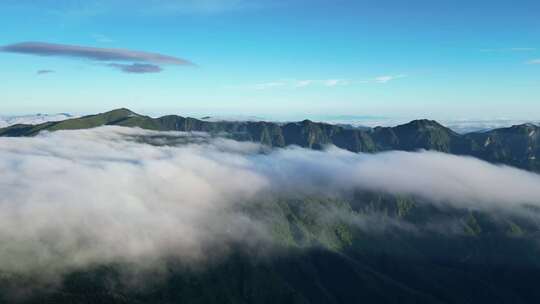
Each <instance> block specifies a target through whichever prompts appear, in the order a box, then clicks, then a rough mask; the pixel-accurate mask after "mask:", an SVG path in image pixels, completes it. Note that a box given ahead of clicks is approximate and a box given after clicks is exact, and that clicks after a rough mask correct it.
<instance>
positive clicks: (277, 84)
mask: <svg viewBox="0 0 540 304" xmlns="http://www.w3.org/2000/svg"><path fill="white" fill-rule="evenodd" d="M404 77H407V75H404V74H401V75H385V76H378V77H373V78H369V79H363V80H351V79H345V78H329V79H280V80H276V81H269V82H262V83H256V84H252V85H237V86H226V87H227V88H244V89H254V90H268V89H275V88H287V89H294V88H297V89H301V88H307V87H327V88H335V87H342V86H351V85H360V84H369V83H374V84H383V83H388V82H390V81H393V80H396V79H399V78H404Z"/></svg>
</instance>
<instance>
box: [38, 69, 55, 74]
mask: <svg viewBox="0 0 540 304" xmlns="http://www.w3.org/2000/svg"><path fill="white" fill-rule="evenodd" d="M51 73H56V71H54V70H39V71H37V72H36V74H38V75H45V74H51Z"/></svg>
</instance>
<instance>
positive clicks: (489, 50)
mask: <svg viewBox="0 0 540 304" xmlns="http://www.w3.org/2000/svg"><path fill="white" fill-rule="evenodd" d="M536 50H538V49H537V48H533V47H513V48H487V49H480V52H484V53H495V52H533V51H536Z"/></svg>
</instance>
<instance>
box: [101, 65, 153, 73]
mask: <svg viewBox="0 0 540 304" xmlns="http://www.w3.org/2000/svg"><path fill="white" fill-rule="evenodd" d="M109 66H110V67H112V68H115V69H119V70H120V71H122V72H124V73H129V74H146V73H159V72H161V71H162V69H161V67H159V66H157V65H154V64H144V63H133V64H120V63H110V64H109Z"/></svg>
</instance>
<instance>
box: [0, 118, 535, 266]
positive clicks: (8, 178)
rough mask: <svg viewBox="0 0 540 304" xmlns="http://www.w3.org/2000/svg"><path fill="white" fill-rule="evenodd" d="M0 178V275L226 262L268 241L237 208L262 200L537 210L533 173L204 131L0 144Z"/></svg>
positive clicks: (108, 132) (60, 135)
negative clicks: (278, 145)
mask: <svg viewBox="0 0 540 304" xmlns="http://www.w3.org/2000/svg"><path fill="white" fill-rule="evenodd" d="M143 142H152V143H153V144H155V145H153V146H152V145H148V144H145V143H143ZM156 145H157V146H156ZM174 145H177V146H174ZM261 152H263V153H261ZM0 171H1V172H2V174H1V175H0V193H2V196H0V241H1V242H2V244H3V245H2V246H1V247H0V271H39V272H46V271H63V270H66V269H73V268H78V267H84V266H88V265H94V264H99V263H109V262H115V261H129V262H134V263H148V262H149V261H155V260H159V259H160V258H161V257H177V258H180V259H182V260H185V261H192V262H193V261H200V260H204V259H206V258H207V257H208V248H209V247H211V248H212V251H211V252H213V253H215V254H218V255H219V254H226V252H227V250H228V248H229V244H230V242H234V243H236V244H238V243H240V244H244V245H246V246H250V245H251V244H256V243H257V242H261V241H265V240H268V235H267V233H266V231H267V230H266V227H265V225H264V224H262V223H261V222H258V221H257V220H254V219H253V218H251V217H250V216H249V215H247V214H246V213H244V212H242V211H241V210H242V208H241V207H242V206H243V205H244V204H249V203H253V202H254V201H260V199H262V198H266V199H267V198H269V197H270V196H271V195H279V196H284V197H287V196H289V195H291V196H292V195H293V194H294V195H321V196H325V195H337V194H339V193H346V192H348V191H352V190H356V189H358V190H367V191H382V192H388V193H397V194H409V195H414V196H419V197H422V198H424V199H426V200H429V201H431V202H432V203H434V204H441V205H452V206H455V207H460V208H467V209H469V208H472V209H481V210H493V209H502V210H507V211H508V212H511V211H512V212H514V211H518V210H520V206H521V204H525V203H528V204H535V205H537V206H540V187H538V184H540V176H538V175H535V174H532V173H528V172H525V171H521V170H517V169H513V168H509V167H501V166H494V165H491V164H488V163H485V162H482V161H479V160H477V159H473V158H467V157H459V156H452V155H447V154H441V153H435V152H417V153H411V152H388V153H381V154H377V155H366V154H354V153H351V152H347V151H344V150H340V149H337V148H330V149H329V150H327V151H312V150H306V149H302V148H298V147H292V148H288V149H279V150H273V151H268V150H266V149H265V148H263V147H261V146H259V145H257V144H253V143H239V142H235V141H231V140H225V139H215V138H211V137H209V136H208V135H206V134H203V133H197V134H186V133H180V132H161V133H160V132H151V131H142V130H138V129H129V128H119V127H103V128H97V129H92V130H83V131H60V132H55V133H45V134H41V135H39V136H37V137H34V138H0ZM247 181H249V182H247ZM500 185H504V187H500Z"/></svg>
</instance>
